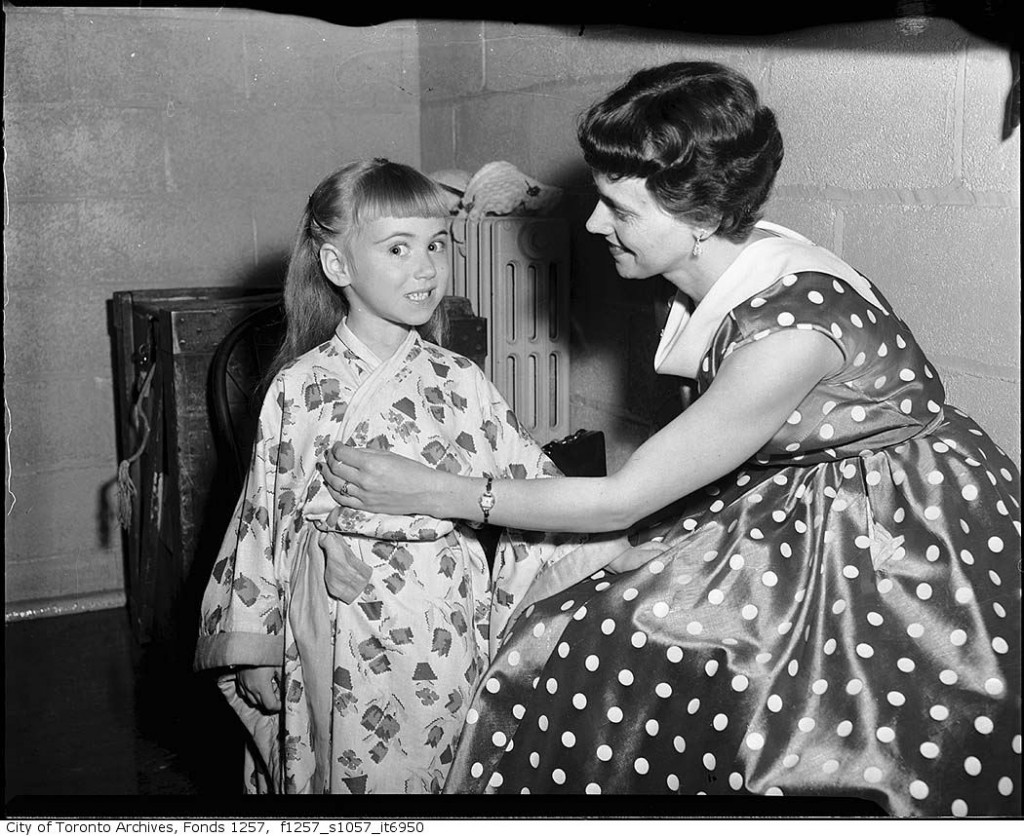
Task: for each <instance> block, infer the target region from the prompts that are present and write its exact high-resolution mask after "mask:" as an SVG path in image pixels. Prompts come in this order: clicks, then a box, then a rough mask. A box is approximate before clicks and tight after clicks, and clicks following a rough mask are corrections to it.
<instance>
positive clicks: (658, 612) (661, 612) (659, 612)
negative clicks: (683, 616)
mask: <svg viewBox="0 0 1024 836" xmlns="http://www.w3.org/2000/svg"><path fill="white" fill-rule="evenodd" d="M668 611H669V606H668V604H666V603H665V602H664V601H658V603H657V604H655V605H654V607H652V609H651V612H653V613H654V615H655V617H656V618H664V617H665V616H666V615H668Z"/></svg>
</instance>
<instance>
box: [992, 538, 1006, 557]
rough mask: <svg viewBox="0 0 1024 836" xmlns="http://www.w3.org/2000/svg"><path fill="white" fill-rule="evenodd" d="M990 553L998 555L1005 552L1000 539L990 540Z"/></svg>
mask: <svg viewBox="0 0 1024 836" xmlns="http://www.w3.org/2000/svg"><path fill="white" fill-rule="evenodd" d="M988 548H989V551H992V552H996V553H997V554H998V553H999V552H1001V551H1002V550H1003V541H1002V539H1001V538H999V537H989V538H988Z"/></svg>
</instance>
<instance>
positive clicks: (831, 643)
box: [821, 639, 837, 656]
mask: <svg viewBox="0 0 1024 836" xmlns="http://www.w3.org/2000/svg"><path fill="white" fill-rule="evenodd" d="M836 647H837V645H836V640H835V639H827V640H826V641H825V644H823V645H822V647H821V649H822V652H824V654H825V655H826V656H831V655H832V654H833V653H835V652H836Z"/></svg>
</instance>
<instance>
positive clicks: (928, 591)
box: [914, 583, 932, 601]
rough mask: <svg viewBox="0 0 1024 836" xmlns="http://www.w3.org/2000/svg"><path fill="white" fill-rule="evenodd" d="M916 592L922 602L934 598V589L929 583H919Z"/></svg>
mask: <svg viewBox="0 0 1024 836" xmlns="http://www.w3.org/2000/svg"><path fill="white" fill-rule="evenodd" d="M914 592H915V593H916V594H917V597H918V598H920V599H921V600H922V601H927V600H928V599H929V598H931V597H932V587H931V585H930V584H927V583H919V584H918V585H917V589H915V590H914Z"/></svg>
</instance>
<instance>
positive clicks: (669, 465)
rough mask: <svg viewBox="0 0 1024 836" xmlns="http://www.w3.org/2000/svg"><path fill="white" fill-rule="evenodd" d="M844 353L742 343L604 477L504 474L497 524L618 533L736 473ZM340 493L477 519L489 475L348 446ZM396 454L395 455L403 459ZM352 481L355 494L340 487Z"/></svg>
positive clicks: (396, 508) (802, 335)
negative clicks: (687, 402) (702, 389)
mask: <svg viewBox="0 0 1024 836" xmlns="http://www.w3.org/2000/svg"><path fill="white" fill-rule="evenodd" d="M841 361H842V354H841V352H840V351H839V348H838V347H837V346H836V345H835V344H834V343H833V342H832V341H831V340H829V338H828V337H826V336H824V335H823V334H819V333H817V332H815V331H795V330H793V331H782V332H778V333H775V334H772V335H771V336H769V337H766V338H765V339H763V340H761V341H759V342H756V343H752V344H750V345H747V346H744V347H743V348H740V349H738V350H737V351H735V352H734V353H733V354H731V355H730V356H729V357H728V358H727V359H726V361H725V362H724V363H723V364H722V368H721V369H720V370H719V373H718V375H717V376H716V378H715V380H714V382H713V383H712V385H711V386H710V387H709V388H708V391H707V392H706V393H705V394H704V395H703V396H701V397H700V398H699V399H698V400H697V401H695V402H694V404H693V405H692V406H691V407H690V408H689V409H687V410H686V411H685V412H683V413H682V414H681V415H680V416H679V417H678V418H676V419H675V420H674V421H672V423H670V424H669V425H668V426H666V427H665V428H664V429H662V430H661V431H660V432H658V433H657V434H655V435H654V436H652V437H651V438H649V439H648V440H647V441H646V442H644V444H642V445H641V446H640V447H639V448H637V450H636V451H635V452H634V453H633V455H632V456H631V457H630V458H629V460H628V461H627V462H626V463H625V464H624V465H623V466H622V468H621V469H620V470H619V471H617V472H616V473H614V474H611V475H609V476H605V477H599V478H572V477H569V478H564V479H530V480H516V479H503V480H500V481H496V482H495V483H494V486H493V491H494V496H495V499H496V503H495V506H494V510H493V511H491V514H490V521H491V522H492V523H495V524H498V525H507V526H514V527H517V528H525V529H538V530H544V531H580V532H597V531H617V530H621V529H625V528H628V527H629V526H630V525H632V524H633V523H635V522H636V521H637V520H640V519H643V518H644V517H646V516H648V515H649V514H651V513H653V512H654V511H657V510H658V509H659V508H662V507H664V506H665V505H668V504H669V503H670V502H673V501H675V500H677V499H679V498H681V497H683V496H686V495H687V494H690V493H692V492H693V491H695V490H697V489H698V488H701V487H703V486H704V485H707V484H708V483H710V482H713V481H714V480H716V479H718V478H720V477H721V476H724V475H725V474H727V473H730V472H731V471H733V470H735V469H736V468H737V467H739V466H740V465H741V464H742V463H743V462H745V461H747V460H748V459H749V458H750V457H751V456H753V455H754V453H756V452H757V451H758V450H759V449H761V447H763V446H764V445H765V444H766V443H767V442H768V441H769V439H771V437H772V436H773V435H775V433H776V432H777V431H778V429H779V428H780V427H781V426H782V425H783V424H784V423H785V421H786V419H787V418H788V417H789V416H790V414H792V412H793V410H794V409H796V408H797V406H798V405H799V404H800V402H801V401H802V400H803V399H804V397H806V395H807V393H808V392H810V391H811V389H813V388H814V386H815V385H816V384H817V383H818V382H819V381H820V380H821V379H822V378H823V377H826V376H827V375H829V374H832V373H834V372H835V371H836V370H837V369H838V368H839V366H840V364H841ZM336 457H337V459H338V463H336V464H335V465H334V466H333V469H334V470H335V471H336V474H335V477H336V478H332V477H331V476H330V475H328V476H327V479H328V485H329V487H330V488H332V493H335V496H336V498H338V500H339V501H340V502H342V503H343V504H345V505H348V506H350V507H355V508H368V509H370V510H373V511H383V512H392V513H396V512H397V513H412V512H416V513H427V514H431V515H433V516H436V517H441V518H449V519H471V520H479V519H481V517H482V514H481V511H480V507H479V499H480V495H481V494H482V492H483V488H484V480H483V479H475V478H468V477H462V476H454V475H452V474H448V473H442V472H439V471H435V470H431V469H429V468H426V467H422V466H420V465H416V464H414V463H412V462H409V465H411V466H412V467H411V468H407V467H406V466H405V464H403V462H405V461H407V460H400V459H398V457H394V456H389V455H388V454H381V453H376V452H374V451H360V450H352V449H350V448H343V449H341V450H339V451H338V453H337V454H336ZM396 460H397V461H396ZM342 481H348V482H349V483H351V486H350V488H349V493H350V495H349V496H347V497H346V496H342V495H340V494H338V493H337V492H336V491H337V489H338V488H340V487H341V483H342Z"/></svg>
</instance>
